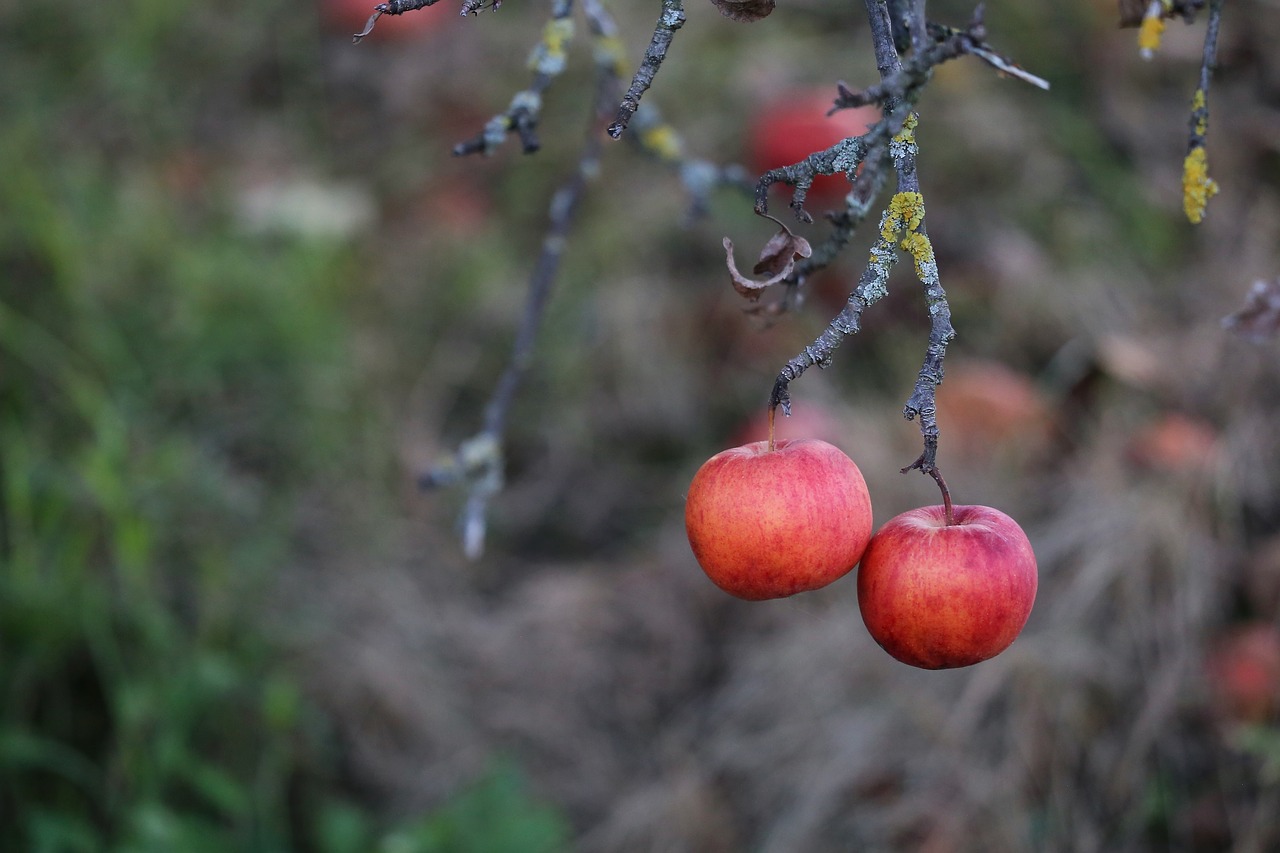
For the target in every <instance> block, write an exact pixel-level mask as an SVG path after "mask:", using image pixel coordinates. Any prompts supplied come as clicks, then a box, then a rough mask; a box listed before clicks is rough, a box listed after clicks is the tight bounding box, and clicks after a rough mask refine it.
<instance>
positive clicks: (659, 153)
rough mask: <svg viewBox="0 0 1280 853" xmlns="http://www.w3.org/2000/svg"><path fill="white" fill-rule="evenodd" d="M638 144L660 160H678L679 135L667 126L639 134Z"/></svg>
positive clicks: (660, 126) (679, 154) (680, 152)
mask: <svg viewBox="0 0 1280 853" xmlns="http://www.w3.org/2000/svg"><path fill="white" fill-rule="evenodd" d="M640 143H641V144H642V145H643V146H644V147H645V149H647V150H648V151H650V152H652V153H653V154H654V156H656V157H657V158H658V159H660V160H667V161H670V160H679V159H680V156H681V154H682V153H683V152H682V149H681V146H680V135H679V134H678V133H676V130H675V128H673V127H672V126H671V125H669V124H659V125H655V126H653V127H651V128H648V129H647V130H645V131H644V133H642V134H640Z"/></svg>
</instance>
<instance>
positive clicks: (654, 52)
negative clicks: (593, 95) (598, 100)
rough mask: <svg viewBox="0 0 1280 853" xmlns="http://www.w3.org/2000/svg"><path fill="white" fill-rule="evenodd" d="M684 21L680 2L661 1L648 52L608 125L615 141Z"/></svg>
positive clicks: (676, 0)
mask: <svg viewBox="0 0 1280 853" xmlns="http://www.w3.org/2000/svg"><path fill="white" fill-rule="evenodd" d="M684 20H685V17H684V2H683V0H662V14H661V15H659V16H658V23H657V24H655V25H654V28H653V38H652V39H651V40H650V41H649V48H648V49H647V50H646V51H645V52H644V59H643V60H641V62H640V67H639V68H638V69H636V73H635V76H634V77H633V78H631V85H630V86H628V87H627V93H626V94H625V95H623V97H622V104H621V105H620V106H619V107H618V114H617V116H616V117H615V118H614V120H613V124H611V125H609V128H608V132H609V135H610V136H612V137H613V138H614V139H617V138H618V137H619V136H621V135H622V132H623V131H624V130H626V129H627V125H628V124H629V123H630V122H631V117H632V116H634V115H635V113H636V110H637V109H638V108H639V106H640V98H641V97H642V96H643V95H644V93H645V91H647V90H648V88H649V87H650V86H651V85H652V84H653V78H654V77H655V76H657V74H658V69H659V68H660V67H662V62H663V60H664V59H666V58H667V49H668V48H669V47H671V40H672V39H673V38H675V35H676V30H678V29H680V28H681V27H683V26H684Z"/></svg>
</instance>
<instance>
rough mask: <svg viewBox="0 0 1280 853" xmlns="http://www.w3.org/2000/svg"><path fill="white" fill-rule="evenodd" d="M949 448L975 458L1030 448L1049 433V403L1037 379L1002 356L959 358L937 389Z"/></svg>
mask: <svg viewBox="0 0 1280 853" xmlns="http://www.w3.org/2000/svg"><path fill="white" fill-rule="evenodd" d="M937 410H938V429H939V431H940V433H941V435H942V442H943V446H944V447H956V448H957V449H958V450H960V451H961V452H962V454H963V455H964V456H965V457H967V458H970V459H974V458H976V459H978V460H983V459H988V458H990V457H991V456H993V455H994V454H995V453H996V452H997V451H1000V450H1004V449H1006V448H1012V449H1014V450H1020V451H1024V452H1025V451H1030V450H1034V449H1037V448H1039V447H1041V446H1042V445H1043V444H1044V443H1045V441H1046V440H1047V439H1048V437H1049V431H1050V425H1051V423H1052V420H1051V417H1050V413H1049V405H1048V404H1047V403H1046V402H1045V399H1044V396H1043V395H1042V394H1041V393H1040V390H1039V389H1038V388H1037V387H1036V385H1035V383H1034V382H1032V381H1031V378H1030V377H1028V376H1026V375H1025V374H1022V373H1019V372H1018V371H1016V370H1014V369H1013V368H1011V367H1007V366H1005V365H1004V364H1001V363H1000V362H998V361H988V360H983V359H970V360H961V359H953V360H951V361H948V362H947V366H946V375H945V378H944V379H943V381H942V384H941V385H939V386H938V390H937Z"/></svg>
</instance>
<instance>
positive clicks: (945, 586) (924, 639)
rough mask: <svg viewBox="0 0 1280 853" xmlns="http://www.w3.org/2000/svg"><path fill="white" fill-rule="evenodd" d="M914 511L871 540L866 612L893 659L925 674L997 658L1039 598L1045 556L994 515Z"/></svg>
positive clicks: (861, 597)
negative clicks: (1040, 558)
mask: <svg viewBox="0 0 1280 853" xmlns="http://www.w3.org/2000/svg"><path fill="white" fill-rule="evenodd" d="M951 509H952V523H950V524H948V523H947V522H948V519H947V512H946V509H945V508H944V507H941V506H927V507H921V508H920V509H913V510H910V511H908V512H904V513H903V514H901V515H899V516H896V517H894V518H891V519H890V520H889V521H888V522H886V523H885V525H884V526H883V527H881V528H880V529H879V530H878V531H876V535H875V536H873V537H871V542H870V544H868V545H867V550H866V553H865V554H863V555H862V565H861V567H860V568H859V569H858V609H859V610H861V611H862V621H863V622H865V623H866V626H867V630H868V631H870V632H871V636H872V637H874V638H875V641H876V642H877V643H879V644H880V645H881V646H882V647H883V648H884V650H885V651H887V652H888V653H889V654H891V655H893V656H894V657H895V658H897V659H898V660H900V661H902V662H903V663H907V664H911V665H912V666H918V667H921V668H922V669H951V668H954V667H959V666H969V665H970V664H975V663H978V662H979V661H984V660H986V659H988V658H991V657H995V656H996V655H998V654H1000V652H1002V651H1004V650H1005V649H1007V648H1008V647H1009V645H1010V644H1011V643H1012V642H1013V641H1014V639H1015V638H1016V637H1017V636H1018V634H1019V632H1021V631H1022V626H1023V625H1025V624H1026V622H1027V617H1028V616H1029V615H1030V614H1031V605H1032V604H1033V603H1035V598H1036V586H1037V577H1036V556H1035V554H1034V553H1033V552H1032V550H1031V543H1030V542H1029V541H1028V540H1027V536H1026V534H1025V533H1023V532H1022V528H1021V527H1019V526H1018V523H1017V522H1016V521H1014V520H1013V519H1012V518H1010V517H1009V516H1007V515H1005V514H1004V513H1003V512H1000V511H999V510H997V509H992V508H991V507H987V506H955V507H952V508H951Z"/></svg>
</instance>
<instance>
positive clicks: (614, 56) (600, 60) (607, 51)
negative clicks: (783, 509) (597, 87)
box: [595, 36, 631, 78]
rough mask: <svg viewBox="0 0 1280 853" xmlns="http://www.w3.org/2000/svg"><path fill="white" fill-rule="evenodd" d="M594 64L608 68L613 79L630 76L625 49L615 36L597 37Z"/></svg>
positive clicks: (620, 40)
mask: <svg viewBox="0 0 1280 853" xmlns="http://www.w3.org/2000/svg"><path fill="white" fill-rule="evenodd" d="M595 60H596V64H597V65H599V66H601V67H603V68H608V69H609V70H610V71H611V72H612V73H613V75H614V76H615V77H620V78H625V77H628V76H630V74H631V68H630V66H628V65H627V48H626V45H624V44H623V43H622V39H620V38H618V37H617V36H599V37H597V38H596V40H595Z"/></svg>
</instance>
